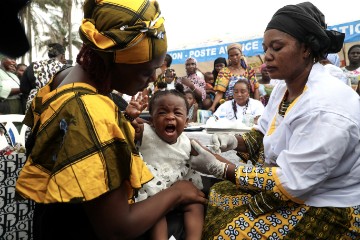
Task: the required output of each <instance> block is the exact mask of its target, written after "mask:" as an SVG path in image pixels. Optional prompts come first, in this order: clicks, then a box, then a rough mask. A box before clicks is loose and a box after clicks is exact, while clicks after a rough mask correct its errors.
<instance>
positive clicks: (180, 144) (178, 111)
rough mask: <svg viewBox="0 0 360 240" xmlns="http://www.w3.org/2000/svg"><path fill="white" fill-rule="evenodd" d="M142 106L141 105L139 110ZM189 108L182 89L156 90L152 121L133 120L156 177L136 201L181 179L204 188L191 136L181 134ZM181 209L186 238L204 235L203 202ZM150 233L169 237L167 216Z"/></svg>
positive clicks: (153, 236) (162, 237)
mask: <svg viewBox="0 0 360 240" xmlns="http://www.w3.org/2000/svg"><path fill="white" fill-rule="evenodd" d="M177 86H178V85H177ZM133 100H134V98H133ZM193 101H194V100H193ZM130 105H131V106H136V103H135V104H134V103H133V102H131V103H130ZM143 109H144V108H143V107H142V108H138V110H139V114H140V111H142V110H143ZM188 111H189V105H188V102H187V100H186V99H185V95H184V93H183V92H179V91H177V90H175V89H173V90H164V91H157V92H156V93H155V94H154V95H153V97H152V98H151V100H150V102H149V113H150V115H151V118H150V124H147V123H142V124H136V123H134V121H133V126H134V128H135V130H136V132H137V137H136V140H137V141H138V142H139V141H140V142H141V144H140V146H139V152H140V153H141V155H142V156H143V159H144V161H145V163H146V165H147V166H148V168H149V169H150V171H151V172H152V174H153V175H154V179H153V180H151V181H150V182H148V183H146V184H145V185H143V187H142V188H141V189H140V190H139V193H138V196H137V198H136V201H142V200H144V199H146V198H148V197H151V196H153V195H154V194H156V193H157V192H159V191H161V190H163V189H166V188H168V187H169V186H171V185H172V184H173V183H175V182H176V181H178V180H181V179H187V180H189V181H192V182H193V183H194V184H195V185H196V186H197V187H198V188H199V189H202V188H203V185H202V180H201V176H200V174H199V173H197V172H195V171H194V170H192V169H191V168H190V152H191V144H190V140H189V138H188V137H187V136H186V135H185V134H182V132H183V131H184V128H185V126H186V124H187V122H188ZM156 149H161V150H160V151H159V150H156ZM181 209H182V211H184V225H185V232H186V239H198V240H199V239H201V234H202V227H203V224H204V208H203V205H201V204H189V205H186V206H181ZM150 233H151V238H152V239H168V238H169V237H168V231H167V222H166V218H163V219H161V220H159V222H158V223H157V224H156V225H155V226H153V228H152V229H151V231H150Z"/></svg>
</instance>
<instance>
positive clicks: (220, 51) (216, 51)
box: [168, 20, 360, 64]
mask: <svg viewBox="0 0 360 240" xmlns="http://www.w3.org/2000/svg"><path fill="white" fill-rule="evenodd" d="M328 29H332V30H336V31H339V32H343V33H345V41H344V42H345V43H349V42H357V41H360V20H359V21H355V22H349V23H343V24H339V25H334V26H328ZM262 42H263V39H262V38H256V39H252V40H246V41H240V42H238V43H240V44H241V45H242V52H243V54H244V56H246V57H251V56H256V55H261V54H263V53H264V51H263V48H262ZM227 45H228V44H221V45H214V46H208V47H200V48H191V49H185V50H175V51H169V52H168V53H169V54H170V55H171V56H172V58H173V62H172V63H173V64H183V63H185V60H186V59H187V58H189V57H194V58H196V60H197V61H198V62H208V61H214V60H215V59H216V58H218V57H224V58H227V57H228V55H227V49H226V47H227Z"/></svg>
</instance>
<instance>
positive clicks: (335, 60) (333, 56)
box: [326, 53, 340, 67]
mask: <svg viewBox="0 0 360 240" xmlns="http://www.w3.org/2000/svg"><path fill="white" fill-rule="evenodd" d="M326 59H327V60H329V61H330V63H331V64H333V65H335V66H337V67H340V57H339V54H337V53H329V54H328V55H327V56H326Z"/></svg>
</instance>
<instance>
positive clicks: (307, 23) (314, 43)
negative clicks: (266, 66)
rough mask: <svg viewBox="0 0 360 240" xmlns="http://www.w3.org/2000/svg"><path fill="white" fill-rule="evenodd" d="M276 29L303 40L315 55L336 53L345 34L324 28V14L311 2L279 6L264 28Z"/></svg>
mask: <svg viewBox="0 0 360 240" xmlns="http://www.w3.org/2000/svg"><path fill="white" fill-rule="evenodd" d="M269 29H277V30H280V31H282V32H285V33H287V34H290V35H291V36H293V37H294V38H296V39H298V40H299V41H300V42H304V43H306V44H307V45H309V47H310V48H311V49H312V51H313V53H314V54H315V55H319V56H321V55H324V54H327V53H337V52H339V51H340V50H341V48H342V45H343V42H344V38H345V34H344V33H340V32H337V31H333V30H326V23H325V16H324V14H323V13H322V12H321V11H320V10H319V9H318V8H317V7H316V6H314V5H313V4H312V3H310V2H303V3H299V4H296V5H287V6H285V7H283V8H280V9H279V10H278V11H277V12H276V13H275V14H274V16H273V17H272V19H271V20H270V22H269V23H268V25H267V27H266V30H265V31H267V30H269Z"/></svg>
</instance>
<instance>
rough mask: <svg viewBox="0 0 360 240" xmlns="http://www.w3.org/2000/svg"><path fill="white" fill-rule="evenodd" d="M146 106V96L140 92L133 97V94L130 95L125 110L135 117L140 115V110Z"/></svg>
mask: <svg viewBox="0 0 360 240" xmlns="http://www.w3.org/2000/svg"><path fill="white" fill-rule="evenodd" d="M147 106H148V96H146V95H145V96H144V97H143V95H142V93H141V92H140V93H139V94H138V96H137V97H136V99H135V96H132V97H131V100H130V102H129V104H128V106H127V107H126V109H125V112H126V113H127V114H128V115H129V116H130V117H132V118H134V119H135V118H137V117H139V116H140V114H141V112H142V111H143V110H144V109H146V107H147Z"/></svg>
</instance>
